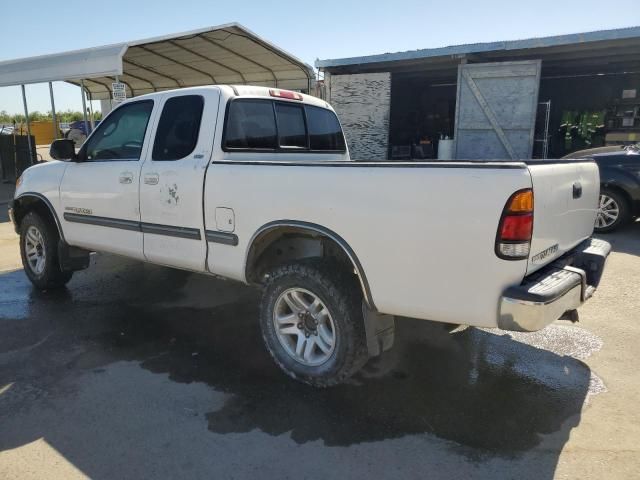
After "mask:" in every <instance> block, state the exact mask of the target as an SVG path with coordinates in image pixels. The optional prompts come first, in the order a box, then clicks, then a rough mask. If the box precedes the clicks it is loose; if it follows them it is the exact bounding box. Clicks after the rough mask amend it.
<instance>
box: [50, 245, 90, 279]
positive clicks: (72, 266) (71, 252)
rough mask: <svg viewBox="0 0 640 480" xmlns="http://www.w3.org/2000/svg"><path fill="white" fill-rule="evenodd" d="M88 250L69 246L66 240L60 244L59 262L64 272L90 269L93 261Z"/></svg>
mask: <svg viewBox="0 0 640 480" xmlns="http://www.w3.org/2000/svg"><path fill="white" fill-rule="evenodd" d="M90 253H91V252H89V251H88V250H84V249H82V248H78V247H72V246H70V245H68V244H67V243H66V242H65V241H64V240H60V241H59V242H58V260H59V261H60V269H61V270H62V271H63V272H75V271H77V270H84V269H85V268H88V267H89V262H90V260H91V257H90Z"/></svg>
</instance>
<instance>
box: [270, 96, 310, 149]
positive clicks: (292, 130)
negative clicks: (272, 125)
mask: <svg viewBox="0 0 640 480" xmlns="http://www.w3.org/2000/svg"><path fill="white" fill-rule="evenodd" d="M276 121H277V125H278V144H279V146H280V147H284V148H307V128H306V126H305V123H304V109H303V107H302V105H289V104H287V103H276Z"/></svg>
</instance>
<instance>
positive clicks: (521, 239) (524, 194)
mask: <svg viewBox="0 0 640 480" xmlns="http://www.w3.org/2000/svg"><path fill="white" fill-rule="evenodd" d="M532 234H533V190H531V189H530V188H526V189H524V190H518V191H517V192H516V193H514V194H513V195H511V197H509V200H508V201H507V203H506V205H505V206H504V210H503V211H502V217H501V218H500V224H499V225H498V234H497V235H496V255H497V256H498V257H500V258H503V259H505V260H522V259H525V258H527V257H528V256H529V249H530V247H531V236H532Z"/></svg>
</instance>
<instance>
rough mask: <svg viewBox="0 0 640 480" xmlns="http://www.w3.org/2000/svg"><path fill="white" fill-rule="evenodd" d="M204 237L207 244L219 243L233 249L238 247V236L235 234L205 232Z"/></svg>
mask: <svg viewBox="0 0 640 480" xmlns="http://www.w3.org/2000/svg"><path fill="white" fill-rule="evenodd" d="M205 237H206V239H207V242H213V243H221V244H223V245H231V246H233V247H235V246H237V245H238V236H237V235H236V234H235V233H229V232H217V231H214V230H207V231H206V234H205Z"/></svg>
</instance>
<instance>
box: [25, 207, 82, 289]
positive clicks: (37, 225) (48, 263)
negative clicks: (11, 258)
mask: <svg viewBox="0 0 640 480" xmlns="http://www.w3.org/2000/svg"><path fill="white" fill-rule="evenodd" d="M58 242H59V236H58V232H57V230H56V228H55V226H53V225H51V224H50V223H49V222H47V221H45V220H43V218H42V217H41V216H40V215H38V214H37V213H36V212H29V213H28V214H27V215H26V216H25V217H24V219H23V220H22V222H21V223H20V255H21V257H22V265H23V267H24V271H25V273H26V274H27V277H29V280H30V281H31V283H33V285H35V286H36V287H38V288H41V289H51V288H60V287H63V286H64V285H66V284H67V282H69V280H71V276H72V275H73V274H72V272H65V271H63V270H62V269H61V268H60V262H59V261H58Z"/></svg>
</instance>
